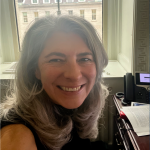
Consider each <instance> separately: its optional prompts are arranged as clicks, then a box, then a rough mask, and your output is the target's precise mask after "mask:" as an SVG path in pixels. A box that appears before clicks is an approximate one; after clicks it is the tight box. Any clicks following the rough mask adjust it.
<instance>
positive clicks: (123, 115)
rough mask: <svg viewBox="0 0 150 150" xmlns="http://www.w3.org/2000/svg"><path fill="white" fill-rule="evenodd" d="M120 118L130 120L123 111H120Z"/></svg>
mask: <svg viewBox="0 0 150 150" xmlns="http://www.w3.org/2000/svg"><path fill="white" fill-rule="evenodd" d="M120 118H121V119H125V120H126V119H128V118H127V117H126V115H125V114H124V112H123V111H120Z"/></svg>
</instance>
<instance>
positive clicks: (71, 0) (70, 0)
mask: <svg viewBox="0 0 150 150" xmlns="http://www.w3.org/2000/svg"><path fill="white" fill-rule="evenodd" d="M66 2H68V3H72V2H74V0H66Z"/></svg>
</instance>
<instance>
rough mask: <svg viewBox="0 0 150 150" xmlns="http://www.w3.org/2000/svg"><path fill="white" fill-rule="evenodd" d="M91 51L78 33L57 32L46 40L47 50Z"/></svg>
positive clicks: (45, 48) (45, 51)
mask: <svg viewBox="0 0 150 150" xmlns="http://www.w3.org/2000/svg"><path fill="white" fill-rule="evenodd" d="M71 50H72V51H78V52H80V51H81V52H84V51H85V52H86V51H90V50H89V48H88V46H87V45H86V43H85V42H84V40H83V39H82V38H81V37H80V36H79V35H78V34H76V33H72V32H71V33H66V32H56V33H54V34H53V35H52V36H51V37H50V38H49V39H48V40H47V42H46V44H45V47H44V49H43V51H44V53H47V52H68V51H71Z"/></svg>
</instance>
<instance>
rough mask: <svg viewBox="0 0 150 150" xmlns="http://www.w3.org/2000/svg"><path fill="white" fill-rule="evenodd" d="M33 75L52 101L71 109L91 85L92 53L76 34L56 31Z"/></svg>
mask: <svg viewBox="0 0 150 150" xmlns="http://www.w3.org/2000/svg"><path fill="white" fill-rule="evenodd" d="M35 75H36V77H37V78H38V79H40V80H41V82H42V85H43V88H44V90H45V91H46V92H47V94H48V95H49V97H50V98H51V99H52V100H53V102H54V103H56V104H58V105H61V106H63V107H64V108H67V109H74V108H78V107H79V106H80V105H81V104H82V103H83V102H84V100H85V99H86V97H87V96H88V94H89V92H90V91H91V89H92V88H93V85H94V83H95V79H96V66H95V62H94V60H93V55H92V52H91V51H90V50H89V48H88V47H87V45H86V44H85V43H84V41H83V40H82V39H81V38H80V37H79V36H78V35H77V34H75V33H65V32H58V33H55V34H53V35H52V36H51V38H49V39H48V41H47V43H46V45H45V48H44V49H43V51H42V53H41V55H40V57H39V59H38V69H37V70H36V73H35Z"/></svg>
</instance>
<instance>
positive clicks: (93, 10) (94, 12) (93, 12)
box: [92, 9, 96, 20]
mask: <svg viewBox="0 0 150 150" xmlns="http://www.w3.org/2000/svg"><path fill="white" fill-rule="evenodd" d="M92 20H96V9H92Z"/></svg>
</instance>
